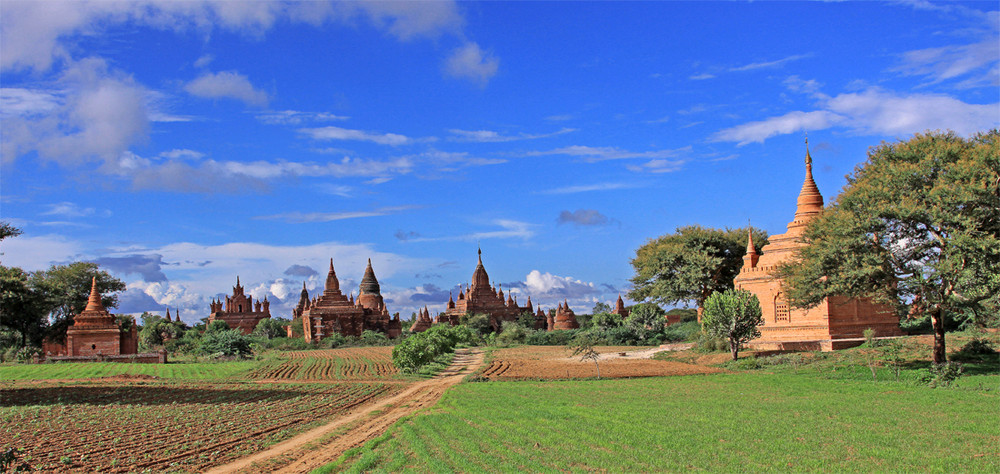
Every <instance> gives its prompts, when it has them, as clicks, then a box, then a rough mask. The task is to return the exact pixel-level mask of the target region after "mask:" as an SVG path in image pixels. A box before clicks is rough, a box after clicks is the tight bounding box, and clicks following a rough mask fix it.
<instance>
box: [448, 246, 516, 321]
mask: <svg viewBox="0 0 1000 474" xmlns="http://www.w3.org/2000/svg"><path fill="white" fill-rule="evenodd" d="M524 312H530V313H534V312H535V311H534V310H533V309H532V305H531V298H530V297H529V298H528V302H527V303H526V304H525V306H519V305H518V304H517V300H516V299H514V298H513V297H512V296H511V295H509V294H508V295H507V297H506V299H504V293H503V288H502V287H501V288H500V289H496V288H494V287H493V286H492V285H490V277H489V275H488V274H487V273H486V268H484V267H483V251H482V249H480V250H479V263H478V264H476V270H475V271H474V272H472V283H470V284H469V285H468V287H467V289H463V288H462V287H459V292H458V300H453V299H452V298H451V297H449V298H448V309H447V310H446V311H445V312H444V313H442V314H441V315H439V316H438V317H437V319H436V321H435V322H437V323H449V324H451V325H456V324H458V322H459V318H460V317H461V316H463V315H465V314H485V315H487V316H489V318H490V325H491V326H493V329H494V330H495V331H499V330H500V326H501V324H502V323H503V322H504V321H517V318H518V317H519V316H521V314H523V313H524Z"/></svg>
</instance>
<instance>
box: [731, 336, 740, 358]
mask: <svg viewBox="0 0 1000 474" xmlns="http://www.w3.org/2000/svg"><path fill="white" fill-rule="evenodd" d="M729 349H730V350H731V351H733V360H736V358H737V357H739V355H740V343H739V342H736V341H734V340H732V339H730V340H729Z"/></svg>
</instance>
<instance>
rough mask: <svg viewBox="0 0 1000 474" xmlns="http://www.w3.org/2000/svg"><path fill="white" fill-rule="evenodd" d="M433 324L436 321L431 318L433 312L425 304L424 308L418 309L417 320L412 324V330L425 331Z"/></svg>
mask: <svg viewBox="0 0 1000 474" xmlns="http://www.w3.org/2000/svg"><path fill="white" fill-rule="evenodd" d="M432 324H434V321H433V320H431V313H430V311H428V310H427V306H424V309H421V310H420V311H418V314H417V320H416V321H413V325H412V326H410V332H424V331H426V330H428V329H430V327H431V325H432Z"/></svg>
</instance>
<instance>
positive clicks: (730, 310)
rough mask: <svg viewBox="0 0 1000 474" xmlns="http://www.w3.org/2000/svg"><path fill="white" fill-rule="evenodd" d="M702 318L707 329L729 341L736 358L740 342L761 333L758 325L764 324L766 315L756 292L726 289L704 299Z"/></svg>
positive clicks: (748, 340)
mask: <svg viewBox="0 0 1000 474" xmlns="http://www.w3.org/2000/svg"><path fill="white" fill-rule="evenodd" d="M701 322H702V327H703V328H704V330H705V332H707V333H709V334H711V335H713V336H715V337H722V338H725V339H726V340H728V341H729V349H730V350H731V351H732V353H733V360H736V359H737V358H738V357H739V352H740V345H741V344H744V343H746V342H750V340H752V339H754V338H757V337H760V329H758V327H759V326H760V325H762V324H764V317H763V316H762V315H761V312H760V301H758V300H757V296H756V295H754V294H753V293H750V292H749V291H746V290H726V291H724V292H715V293H712V295H711V296H709V297H708V299H706V300H705V312H704V313H702V316H701Z"/></svg>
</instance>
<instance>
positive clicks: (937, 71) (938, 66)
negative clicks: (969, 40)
mask: <svg viewBox="0 0 1000 474" xmlns="http://www.w3.org/2000/svg"><path fill="white" fill-rule="evenodd" d="M998 62H1000V39H998V38H996V37H991V38H990V39H988V40H986V41H982V42H979V43H974V44H968V45H959V46H944V47H940V48H927V49H919V50H914V51H908V52H906V53H903V57H902V63H901V64H900V65H899V66H897V67H896V68H895V70H897V71H900V72H903V73H905V74H910V75H918V76H927V77H929V78H930V79H931V80H932V82H933V83H938V82H943V81H946V80H949V79H955V78H958V77H962V76H966V75H970V74H972V73H977V72H978V73H979V75H978V77H976V78H973V79H972V80H971V81H969V82H967V83H966V84H973V83H976V84H979V85H983V86H986V85H991V86H996V85H997V80H998V76H997V74H996V69H997V63H998Z"/></svg>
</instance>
